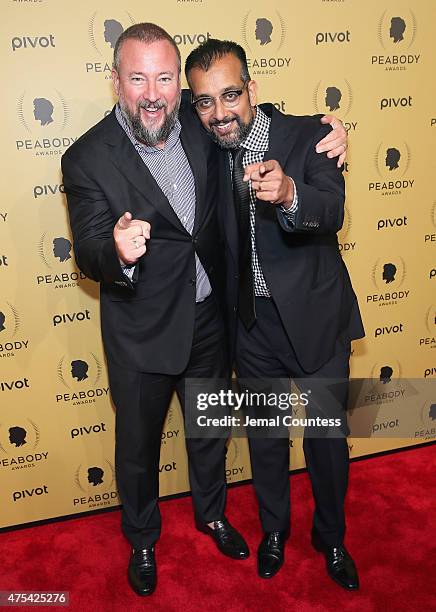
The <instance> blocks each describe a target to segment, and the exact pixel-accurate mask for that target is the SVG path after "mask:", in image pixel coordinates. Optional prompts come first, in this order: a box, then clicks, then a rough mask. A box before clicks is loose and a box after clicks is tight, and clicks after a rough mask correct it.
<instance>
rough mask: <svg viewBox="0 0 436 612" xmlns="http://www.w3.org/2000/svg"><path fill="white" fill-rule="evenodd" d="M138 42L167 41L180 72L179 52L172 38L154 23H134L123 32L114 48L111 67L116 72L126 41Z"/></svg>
mask: <svg viewBox="0 0 436 612" xmlns="http://www.w3.org/2000/svg"><path fill="white" fill-rule="evenodd" d="M129 39H131V40H139V41H140V42H143V43H145V44H150V43H154V42H156V41H158V40H167V41H168V42H169V43H170V45H172V47H173V48H174V50H175V52H176V54H177V59H178V62H179V71H180V70H181V65H182V60H181V57H180V51H179V48H178V46H177V45H176V43H175V42H174V40H173V38H172V37H171V36H170V34H168V32H166V31H165V30H164V29H163V28H161V27H160V26H158V25H156V24H155V23H135V24H134V25H132V26H130V28H127V30H124V32H123V33H122V34H121V35H120V37H119V38H118V40H117V42H116V43H115V47H114V61H113V67H114V68H115V70H116V71H117V72H118V70H119V68H120V52H121V48H122V46H123V44H124V43H125V41H126V40H129Z"/></svg>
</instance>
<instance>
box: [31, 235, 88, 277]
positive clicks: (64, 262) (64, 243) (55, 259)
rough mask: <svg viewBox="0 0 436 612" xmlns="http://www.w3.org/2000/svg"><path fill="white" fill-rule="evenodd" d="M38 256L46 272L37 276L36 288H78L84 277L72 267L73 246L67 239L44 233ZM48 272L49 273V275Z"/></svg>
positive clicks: (40, 241)
mask: <svg viewBox="0 0 436 612" xmlns="http://www.w3.org/2000/svg"><path fill="white" fill-rule="evenodd" d="M38 254H39V257H40V259H41V261H42V262H43V264H44V265H45V268H46V270H44V272H46V273H43V272H42V271H41V273H39V274H37V276H36V279H35V280H36V284H37V285H38V286H46V285H50V286H51V287H52V288H53V289H70V288H71V287H78V286H79V284H80V281H82V280H84V279H85V278H86V276H85V275H84V274H83V272H81V271H80V270H79V269H78V268H76V267H75V266H74V260H73V245H72V243H71V240H70V239H69V238H66V237H65V236H62V235H59V234H48V233H47V232H45V233H44V234H43V235H42V236H41V238H40V240H39V243H38ZM49 271H50V273H49Z"/></svg>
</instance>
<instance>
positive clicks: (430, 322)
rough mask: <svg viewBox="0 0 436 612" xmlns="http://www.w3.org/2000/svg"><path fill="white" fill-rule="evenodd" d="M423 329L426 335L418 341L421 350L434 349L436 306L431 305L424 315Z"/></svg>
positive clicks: (435, 346)
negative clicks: (425, 330) (424, 328)
mask: <svg viewBox="0 0 436 612" xmlns="http://www.w3.org/2000/svg"><path fill="white" fill-rule="evenodd" d="M424 320H425V327H426V329H427V332H428V335H427V336H424V337H421V338H420V339H419V346H420V347H421V348H433V349H434V348H436V305H435V304H432V305H431V306H430V307H429V308H428V309H427V311H426V313H425V317H424Z"/></svg>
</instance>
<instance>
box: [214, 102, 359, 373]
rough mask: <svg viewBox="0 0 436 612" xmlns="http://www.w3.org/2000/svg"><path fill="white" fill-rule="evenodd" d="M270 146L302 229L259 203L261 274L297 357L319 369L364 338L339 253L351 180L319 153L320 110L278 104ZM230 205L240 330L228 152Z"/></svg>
mask: <svg viewBox="0 0 436 612" xmlns="http://www.w3.org/2000/svg"><path fill="white" fill-rule="evenodd" d="M260 107H261V108H262V110H263V111H264V112H265V113H266V114H267V115H268V116H269V117H271V126H270V140H269V150H268V151H267V152H266V154H265V157H264V160H265V161H266V160H268V159H275V160H277V161H278V162H279V163H280V165H281V167H282V169H283V171H284V173H285V174H286V175H287V176H290V177H292V178H293V179H294V181H295V185H296V188H297V193H298V212H297V215H296V220H295V226H294V227H289V225H288V224H287V223H286V221H285V218H284V216H283V213H281V212H280V209H279V207H276V206H273V205H272V204H270V203H268V202H262V201H261V200H257V202H256V248H257V254H258V258H259V262H260V265H261V267H262V271H263V274H264V277H265V280H266V282H267V285H268V287H269V289H270V292H271V295H272V298H273V299H274V302H275V304H276V306H277V308H278V311H279V313H280V317H281V320H282V322H283V325H284V327H285V330H286V332H287V334H288V336H289V339H290V341H291V342H292V345H293V347H294V349H295V351H296V354H297V357H298V360H299V362H300V364H301V365H302V367H303V368H304V369H305V370H306V371H307V372H315V371H316V370H317V369H318V368H320V367H321V366H322V365H323V364H324V363H326V362H327V361H328V360H329V359H330V358H331V357H332V356H333V355H334V353H335V351H337V349H338V341H340V342H342V343H343V345H344V346H347V345H348V342H349V341H350V340H351V339H354V338H360V337H362V336H363V335H364V330H363V325H362V320H361V317H360V313H359V308H358V304H357V299H356V296H355V294H354V291H353V288H352V286H351V282H350V278H349V275H348V272H347V269H346V267H345V264H344V262H343V260H342V257H341V255H340V252H339V247H338V240H337V236H336V232H338V231H339V229H340V228H341V226H342V222H343V218H344V197H345V194H344V180H343V177H342V172H341V170H339V169H338V168H337V167H336V162H337V160H336V159H328V158H327V156H326V154H318V153H316V152H315V145H316V143H317V142H318V141H319V140H320V139H321V138H322V137H323V136H325V134H327V133H328V131H329V129H330V128H329V127H327V126H322V125H321V124H320V122H319V119H320V117H321V115H318V116H313V117H310V116H306V117H296V116H291V115H284V114H282V113H280V112H279V111H277V110H276V109H275V108H274V106H272V105H271V104H263V105H261V106H260ZM220 163H221V176H222V177H223V178H222V180H221V185H222V189H223V197H222V198H221V200H222V202H223V203H224V206H223V208H222V209H221V213H220V217H221V224H222V228H223V231H224V232H225V234H226V241H227V247H228V257H227V298H228V317H229V322H230V329H231V330H232V331H231V333H232V336H233V339H234V338H235V332H236V311H237V293H238V280H237V276H238V269H237V253H238V233H237V225H236V217H235V209H234V205H233V199H232V185H231V179H230V171H229V163H228V157H227V153H223V154H222V155H221V157H220Z"/></svg>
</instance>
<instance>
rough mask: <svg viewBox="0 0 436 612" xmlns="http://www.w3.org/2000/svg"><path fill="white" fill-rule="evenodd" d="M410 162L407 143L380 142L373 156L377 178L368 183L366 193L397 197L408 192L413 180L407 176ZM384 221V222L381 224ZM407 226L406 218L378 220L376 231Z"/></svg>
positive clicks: (413, 182)
mask: <svg viewBox="0 0 436 612" xmlns="http://www.w3.org/2000/svg"><path fill="white" fill-rule="evenodd" d="M410 162H411V154H410V148H409V145H408V144H407V142H403V143H398V142H393V141H391V142H381V143H380V144H379V145H378V147H377V150H376V152H375V154H374V166H375V169H376V171H377V174H378V177H377V178H373V180H371V181H370V182H369V183H368V191H369V192H370V193H376V194H377V195H382V196H397V195H401V194H402V193H404V192H405V191H407V192H408V191H409V190H410V189H412V188H413V186H414V184H415V179H414V178H411V177H410V176H409V175H408V171H409V166H410ZM383 221H384V222H383ZM405 225H407V217H398V218H391V219H385V220H383V219H380V220H379V221H378V223H377V229H378V230H380V229H386V228H394V227H401V226H405Z"/></svg>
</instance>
